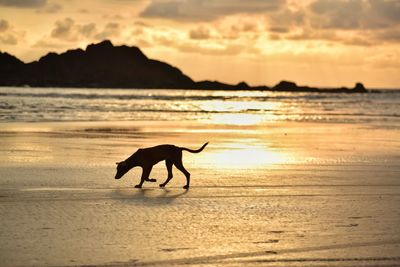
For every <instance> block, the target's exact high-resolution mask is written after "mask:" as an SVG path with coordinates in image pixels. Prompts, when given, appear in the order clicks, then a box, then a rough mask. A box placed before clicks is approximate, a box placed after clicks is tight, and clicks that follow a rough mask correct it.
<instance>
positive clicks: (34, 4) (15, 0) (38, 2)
mask: <svg viewBox="0 0 400 267" xmlns="http://www.w3.org/2000/svg"><path fill="white" fill-rule="evenodd" d="M46 3H47V0H0V6H9V7H18V8H38V7H42V6H45V5H46Z"/></svg>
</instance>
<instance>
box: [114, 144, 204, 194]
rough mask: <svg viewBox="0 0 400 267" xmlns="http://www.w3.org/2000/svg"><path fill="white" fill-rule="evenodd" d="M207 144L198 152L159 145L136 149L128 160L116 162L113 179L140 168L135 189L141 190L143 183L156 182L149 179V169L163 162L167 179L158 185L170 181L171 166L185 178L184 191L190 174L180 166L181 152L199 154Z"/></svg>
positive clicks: (187, 186) (161, 185) (187, 185)
mask: <svg viewBox="0 0 400 267" xmlns="http://www.w3.org/2000/svg"><path fill="white" fill-rule="evenodd" d="M207 144H208V142H207V143H205V144H204V145H203V146H202V147H201V148H199V149H198V150H191V149H188V148H184V147H177V146H174V145H160V146H155V147H149V148H143V149H138V151H136V152H135V153H133V154H132V156H130V157H129V158H127V159H126V160H124V161H121V162H117V163H116V164H117V173H116V174H115V179H119V178H121V177H122V176H123V175H124V174H125V173H127V172H128V171H129V170H130V169H132V168H133V167H136V166H140V167H142V169H143V173H142V178H141V180H140V183H139V184H137V185H136V186H135V187H136V188H141V187H142V184H143V183H144V181H147V182H156V181H157V180H156V179H149V175H150V172H151V169H152V168H153V166H154V165H155V164H157V163H158V162H160V161H162V160H165V164H166V165H167V170H168V178H167V180H165V182H164V183H162V184H160V187H164V186H166V185H167V184H168V182H169V181H170V180H171V179H172V177H173V176H172V165H175V167H177V168H178V170H180V171H181V172H183V174H184V175H185V176H186V185H185V186H184V187H183V188H185V189H188V188H189V184H190V173H189V172H188V171H187V170H186V169H185V168H184V167H183V165H182V150H185V151H189V152H190V153H200V152H201V151H202V150H203V149H204V148H205V147H206V145H207Z"/></svg>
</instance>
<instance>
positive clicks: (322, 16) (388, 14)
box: [310, 0, 400, 30]
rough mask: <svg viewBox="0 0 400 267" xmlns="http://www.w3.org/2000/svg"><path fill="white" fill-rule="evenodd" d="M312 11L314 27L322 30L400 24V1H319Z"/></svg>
mask: <svg viewBox="0 0 400 267" xmlns="http://www.w3.org/2000/svg"><path fill="white" fill-rule="evenodd" d="M310 10H311V11H312V12H313V13H314V15H315V17H314V19H313V20H312V23H313V25H314V26H315V27H320V28H328V29H329V28H331V29H342V30H354V29H379V28H387V27H392V26H395V25H396V24H398V23H399V22H400V1H398V0H317V1H315V2H314V3H312V4H311V6H310Z"/></svg>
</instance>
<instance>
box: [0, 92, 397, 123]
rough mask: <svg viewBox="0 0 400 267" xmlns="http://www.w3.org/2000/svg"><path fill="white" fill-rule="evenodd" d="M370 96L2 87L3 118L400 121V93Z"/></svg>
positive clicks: (240, 121)
mask: <svg viewBox="0 0 400 267" xmlns="http://www.w3.org/2000/svg"><path fill="white" fill-rule="evenodd" d="M375 92H377V93H368V94H331V93H292V92H267V91H264V92H263V91H213V90H167V89H165V90H159V89H157V90H148V89H76V88H13V87H1V88H0V121H1V122H49V121H53V122H55V121H58V122H62V121H202V122H209V123H221V124H225V123H227V124H259V123H264V122H274V121H298V122H322V123H374V124H377V125H379V124H382V123H384V124H395V123H398V122H400V109H399V104H400V91H398V90H379V91H375Z"/></svg>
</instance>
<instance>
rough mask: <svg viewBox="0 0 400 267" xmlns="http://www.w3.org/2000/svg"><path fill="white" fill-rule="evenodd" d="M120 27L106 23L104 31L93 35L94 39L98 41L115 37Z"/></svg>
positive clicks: (116, 24)
mask: <svg viewBox="0 0 400 267" xmlns="http://www.w3.org/2000/svg"><path fill="white" fill-rule="evenodd" d="M120 28H121V27H120V25H119V24H118V23H115V22H110V23H107V24H106V25H105V26H104V29H103V30H102V31H101V32H99V33H97V34H96V35H95V38H96V39H98V40H104V39H109V38H111V37H116V36H118V35H119V33H120Z"/></svg>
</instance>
